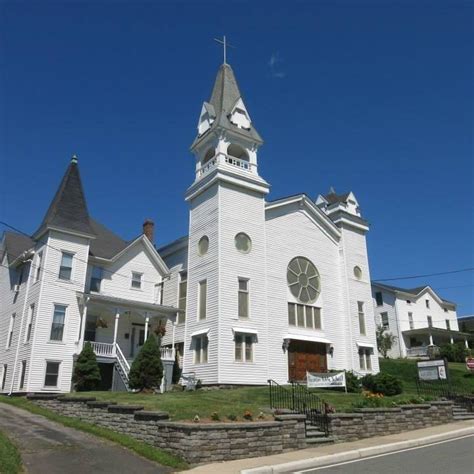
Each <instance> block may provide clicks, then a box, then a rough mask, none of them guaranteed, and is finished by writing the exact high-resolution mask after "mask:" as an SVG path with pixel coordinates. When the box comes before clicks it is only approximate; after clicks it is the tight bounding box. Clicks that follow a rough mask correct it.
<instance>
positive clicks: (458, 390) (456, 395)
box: [416, 379, 474, 412]
mask: <svg viewBox="0 0 474 474" xmlns="http://www.w3.org/2000/svg"><path fill="white" fill-rule="evenodd" d="M416 388H417V391H418V395H419V396H421V397H423V396H428V397H434V398H446V399H448V400H452V401H453V402H455V403H458V404H459V405H461V406H463V407H464V408H466V409H467V410H468V411H470V412H472V411H474V393H472V391H469V390H468V389H466V388H464V387H459V386H458V385H456V384H453V383H452V382H449V381H448V380H420V379H417V380H416Z"/></svg>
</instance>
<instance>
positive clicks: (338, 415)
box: [328, 413, 364, 418]
mask: <svg viewBox="0 0 474 474" xmlns="http://www.w3.org/2000/svg"><path fill="white" fill-rule="evenodd" d="M328 417H329V418H363V417H364V415H363V414H362V413H328Z"/></svg>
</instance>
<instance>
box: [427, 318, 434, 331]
mask: <svg viewBox="0 0 474 474" xmlns="http://www.w3.org/2000/svg"><path fill="white" fill-rule="evenodd" d="M426 321H427V323H428V327H429V328H432V327H433V317H432V316H426Z"/></svg>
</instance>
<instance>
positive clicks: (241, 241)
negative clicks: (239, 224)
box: [235, 232, 252, 253]
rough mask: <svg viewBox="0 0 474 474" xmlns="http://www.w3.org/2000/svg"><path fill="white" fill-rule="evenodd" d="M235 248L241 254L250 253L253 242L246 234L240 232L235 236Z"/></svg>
mask: <svg viewBox="0 0 474 474" xmlns="http://www.w3.org/2000/svg"><path fill="white" fill-rule="evenodd" d="M235 248H236V249H237V250H238V251H239V252H241V253H249V252H250V250H251V249H252V241H251V240H250V237H249V236H248V235H247V234H245V233H244V232H239V233H238V234H237V235H236V236H235Z"/></svg>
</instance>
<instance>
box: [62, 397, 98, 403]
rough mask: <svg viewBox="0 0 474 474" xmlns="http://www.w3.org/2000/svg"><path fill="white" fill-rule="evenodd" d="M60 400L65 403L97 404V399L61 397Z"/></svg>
mask: <svg viewBox="0 0 474 474" xmlns="http://www.w3.org/2000/svg"><path fill="white" fill-rule="evenodd" d="M58 400H59V401H60V402H64V403H87V402H95V401H96V400H97V399H96V398H95V397H61V398H59V399H58Z"/></svg>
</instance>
